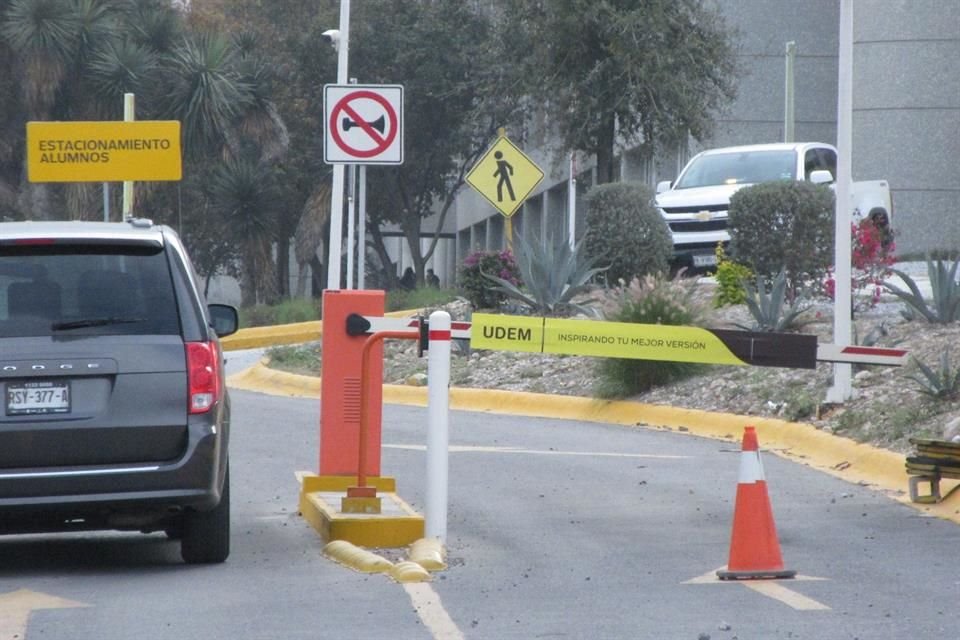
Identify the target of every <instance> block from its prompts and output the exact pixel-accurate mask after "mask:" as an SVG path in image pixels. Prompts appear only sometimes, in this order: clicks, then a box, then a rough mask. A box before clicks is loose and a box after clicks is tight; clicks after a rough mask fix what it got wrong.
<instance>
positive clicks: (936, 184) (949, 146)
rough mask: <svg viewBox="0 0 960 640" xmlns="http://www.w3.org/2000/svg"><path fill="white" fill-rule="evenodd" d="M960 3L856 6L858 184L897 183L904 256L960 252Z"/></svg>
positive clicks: (897, 223)
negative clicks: (881, 180) (863, 181)
mask: <svg viewBox="0 0 960 640" xmlns="http://www.w3.org/2000/svg"><path fill="white" fill-rule="evenodd" d="M958 61H960V0H857V2H856V3H855V4H854V76H853V86H854V96H853V146H854V150H855V153H854V157H853V172H854V178H855V179H856V178H863V179H867V178H871V177H873V178H887V179H888V180H889V181H890V186H891V189H892V191H893V199H894V218H893V221H894V228H895V229H896V230H897V234H898V235H897V252H898V253H899V254H901V255H905V254H922V253H924V252H926V251H930V250H935V249H948V250H954V251H955V250H957V249H960V162H958V158H960V62H958Z"/></svg>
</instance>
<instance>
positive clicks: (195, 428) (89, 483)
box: [0, 424, 226, 533]
mask: <svg viewBox="0 0 960 640" xmlns="http://www.w3.org/2000/svg"><path fill="white" fill-rule="evenodd" d="M189 431H190V437H189V441H188V445H187V447H186V449H185V452H184V454H183V456H181V457H180V458H179V459H177V460H173V461H170V462H166V463H145V464H117V465H109V466H96V467H92V466H91V467H61V468H43V469H15V470H2V469H0V533H16V532H25V531H32V530H35V531H50V530H51V529H104V528H107V529H143V528H150V527H151V525H156V524H158V523H162V522H163V521H164V520H165V519H168V518H170V517H172V516H175V515H177V514H179V513H180V512H182V511H183V510H184V509H196V510H200V511H205V510H208V509H212V508H213V507H215V506H216V505H217V504H218V503H219V502H220V495H221V489H222V484H223V476H224V472H225V470H226V456H225V452H226V446H225V442H224V438H225V434H223V433H217V432H216V429H215V428H213V427H211V426H210V425H209V424H204V425H202V426H201V425H192V426H191V428H190V430H189ZM41 522H42V524H41ZM58 523H60V524H58Z"/></svg>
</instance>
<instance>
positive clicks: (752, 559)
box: [717, 427, 797, 580]
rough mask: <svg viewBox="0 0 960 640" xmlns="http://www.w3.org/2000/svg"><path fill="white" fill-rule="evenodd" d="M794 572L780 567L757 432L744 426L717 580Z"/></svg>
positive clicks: (770, 576)
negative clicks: (725, 553) (724, 557)
mask: <svg viewBox="0 0 960 640" xmlns="http://www.w3.org/2000/svg"><path fill="white" fill-rule="evenodd" d="M795 575H797V572H796V571H790V570H786V569H784V568H783V558H782V557H781V555H780V543H779V542H778V541H777V526H776V525H775V524H774V522H773V509H771V507H770V496H768V495H767V481H766V480H765V479H764V477H763V464H762V463H761V462H760V447H759V446H758V444H757V431H756V429H754V428H753V427H746V428H745V429H744V432H743V445H742V447H741V453H740V481H739V483H738V484H737V503H736V506H735V508H734V513H733V535H732V536H731V539H730V559H729V561H728V562H727V568H726V569H725V570H720V571H717V576H718V577H719V578H720V579H721V580H738V579H740V580H748V579H754V578H792V577H794V576H795Z"/></svg>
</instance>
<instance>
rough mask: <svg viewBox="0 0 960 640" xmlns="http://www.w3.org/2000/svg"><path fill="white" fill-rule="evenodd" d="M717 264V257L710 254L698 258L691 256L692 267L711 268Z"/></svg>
mask: <svg viewBox="0 0 960 640" xmlns="http://www.w3.org/2000/svg"><path fill="white" fill-rule="evenodd" d="M716 264H717V256H715V255H713V254H712V253H705V254H703V255H699V256H693V266H695V267H712V266H714V265H716Z"/></svg>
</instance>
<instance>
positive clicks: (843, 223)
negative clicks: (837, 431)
mask: <svg viewBox="0 0 960 640" xmlns="http://www.w3.org/2000/svg"><path fill="white" fill-rule="evenodd" d="M838 67H839V76H838V82H837V182H836V215H835V216H834V217H835V220H836V230H835V236H834V240H835V244H836V247H835V249H834V251H835V253H834V268H835V270H836V276H835V277H836V279H837V282H836V289H835V291H836V296H835V297H834V300H833V342H834V344H840V345H849V344H850V338H851V328H850V309H851V306H850V304H851V291H850V289H851V285H850V187H851V182H852V173H853V171H852V165H853V162H852V159H851V155H852V151H853V134H852V131H853V1H852V0H840V50H839V59H838ZM851 378H852V365H851V364H850V363H838V364H835V365H833V386H832V387H830V389H828V390H827V401H828V402H845V401H847V400H849V399H850V398H851V397H852V396H853V384H852V381H851Z"/></svg>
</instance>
